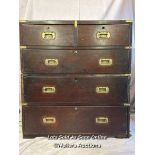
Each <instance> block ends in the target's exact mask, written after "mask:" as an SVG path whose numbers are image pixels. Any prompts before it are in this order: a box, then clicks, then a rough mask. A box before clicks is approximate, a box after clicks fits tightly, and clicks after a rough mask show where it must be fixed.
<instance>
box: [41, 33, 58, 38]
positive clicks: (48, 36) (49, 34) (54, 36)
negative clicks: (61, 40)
mask: <svg viewBox="0 0 155 155" xmlns="http://www.w3.org/2000/svg"><path fill="white" fill-rule="evenodd" d="M41 36H42V39H45V40H54V39H55V38H56V33H55V32H42V34H41Z"/></svg>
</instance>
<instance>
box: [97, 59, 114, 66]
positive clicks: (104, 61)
mask: <svg viewBox="0 0 155 155" xmlns="http://www.w3.org/2000/svg"><path fill="white" fill-rule="evenodd" d="M99 65H101V66H111V65H112V59H104V58H101V59H99Z"/></svg>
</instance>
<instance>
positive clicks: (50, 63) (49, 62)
mask: <svg viewBox="0 0 155 155" xmlns="http://www.w3.org/2000/svg"><path fill="white" fill-rule="evenodd" d="M58 64H59V61H58V59H45V65H46V66H57V65H58Z"/></svg>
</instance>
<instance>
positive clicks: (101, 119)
mask: <svg viewBox="0 0 155 155" xmlns="http://www.w3.org/2000/svg"><path fill="white" fill-rule="evenodd" d="M96 123H97V124H108V123H109V119H108V117H97V118H96Z"/></svg>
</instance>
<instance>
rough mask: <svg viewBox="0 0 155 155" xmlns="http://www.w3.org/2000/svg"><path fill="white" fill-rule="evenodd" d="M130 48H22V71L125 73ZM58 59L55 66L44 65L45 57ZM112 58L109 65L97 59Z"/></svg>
mask: <svg viewBox="0 0 155 155" xmlns="http://www.w3.org/2000/svg"><path fill="white" fill-rule="evenodd" d="M130 52H131V51H130V50H125V49H111V50H108V49H107V50H41V49H22V50H21V68H22V72H23V73H27V74H28V73H29V74H39V73H46V74H49V73H83V74H89V73H92V74H98V73H102V74H103V73H109V74H127V73H130V60H131V57H130V56H131V54H130ZM52 58H54V59H58V61H59V64H58V65H57V66H46V65H45V59H52ZM100 58H104V59H112V61H113V63H112V65H110V66H101V65H99V59H100Z"/></svg>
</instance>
